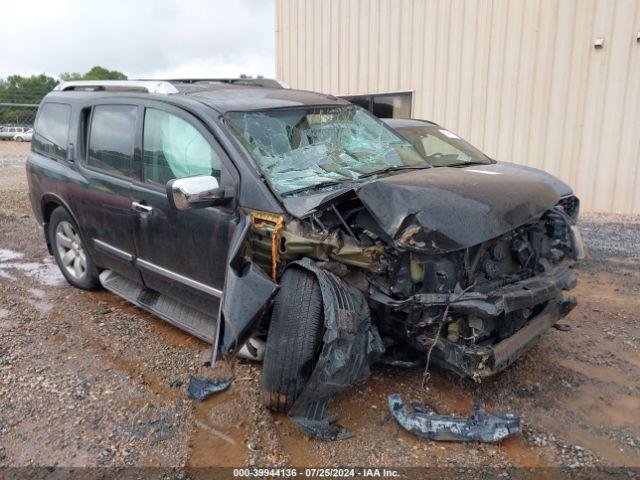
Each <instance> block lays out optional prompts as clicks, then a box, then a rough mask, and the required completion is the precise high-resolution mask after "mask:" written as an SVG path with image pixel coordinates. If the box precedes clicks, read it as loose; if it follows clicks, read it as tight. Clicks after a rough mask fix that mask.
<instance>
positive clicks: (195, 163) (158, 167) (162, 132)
mask: <svg viewBox="0 0 640 480" xmlns="http://www.w3.org/2000/svg"><path fill="white" fill-rule="evenodd" d="M142 149H143V151H142V175H143V179H144V182H145V183H152V184H156V185H161V186H164V185H166V184H167V182H168V181H169V180H173V179H174V178H184V177H191V176H193V175H211V176H213V177H216V178H217V179H218V181H219V180H220V157H219V156H218V154H217V153H216V151H215V150H214V149H213V147H212V146H211V145H210V144H209V142H208V141H207V139H206V138H204V137H203V136H202V134H200V132H198V130H197V129H196V128H195V127H194V126H193V125H191V124H189V123H188V122H186V121H185V120H183V119H182V118H180V117H177V116H176V115H172V114H170V113H167V112H164V111H162V110H157V109H155V108H147V109H146V110H145V115H144V132H143V139H142Z"/></svg>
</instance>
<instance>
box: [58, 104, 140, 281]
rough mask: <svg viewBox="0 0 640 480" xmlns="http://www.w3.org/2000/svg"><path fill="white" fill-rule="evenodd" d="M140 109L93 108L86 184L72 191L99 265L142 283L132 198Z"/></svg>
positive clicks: (84, 164)
mask: <svg viewBox="0 0 640 480" xmlns="http://www.w3.org/2000/svg"><path fill="white" fill-rule="evenodd" d="M138 110H139V109H138V106H137V105H135V104H133V103H122V102H114V103H108V104H99V105H95V106H94V107H93V108H92V109H91V111H90V114H89V126H88V132H87V136H86V137H87V145H86V149H85V151H84V152H83V154H82V157H83V158H82V159H81V161H80V162H79V164H80V165H79V169H80V172H81V173H82V177H83V180H84V182H85V183H84V184H77V185H74V184H72V185H70V187H69V188H70V190H71V192H70V193H71V195H70V196H71V197H72V198H73V199H74V203H75V205H74V207H75V208H74V211H76V212H77V215H78V220H79V222H80V224H81V229H82V231H83V234H84V235H85V237H87V239H88V241H89V242H90V243H91V246H92V252H93V254H94V256H95V261H96V263H97V264H98V265H99V266H100V267H103V268H108V269H111V270H114V271H115V272H117V273H119V274H121V275H123V276H125V277H127V278H129V279H131V280H134V281H136V282H141V278H140V275H139V273H138V271H137V269H136V268H135V266H134V258H135V246H134V243H133V224H132V216H133V215H132V212H131V198H130V196H131V174H132V165H133V156H134V146H135V143H136V126H137V124H138Z"/></svg>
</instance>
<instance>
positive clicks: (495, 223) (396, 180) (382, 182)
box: [356, 167, 560, 253]
mask: <svg viewBox="0 0 640 480" xmlns="http://www.w3.org/2000/svg"><path fill="white" fill-rule="evenodd" d="M356 195H357V196H358V198H359V199H360V200H361V201H362V203H363V204H364V206H365V207H366V208H367V210H368V211H369V212H370V213H371V215H372V216H373V217H374V219H375V220H376V221H377V223H378V224H379V225H380V227H381V228H382V229H383V230H384V232H385V233H386V234H387V235H388V236H389V237H391V239H393V241H394V242H395V243H396V245H397V246H400V247H404V248H408V249H414V250H420V251H424V252H428V253H442V252H451V251H455V250H459V249H461V248H466V247H470V246H474V245H478V244H480V243H482V242H484V241H485V240H489V239H491V238H495V237H497V236H500V235H502V234H504V233H507V232H508V231H510V230H513V229H514V228H516V227H519V226H520V225H523V224H525V223H527V222H529V221H532V220H534V219H536V218H538V217H539V216H540V215H541V214H542V213H543V212H544V211H545V210H547V209H549V208H551V207H553V206H554V205H556V204H557V203H558V201H559V199H560V195H559V193H558V191H557V190H556V189H555V188H553V186H551V185H550V184H549V183H547V182H545V181H542V180H540V179H538V178H529V177H526V176H523V175H521V174H516V173H507V172H498V171H487V170H482V169H475V168H471V167H467V168H464V169H460V168H446V167H440V168H433V169H428V170H418V171H409V172H405V173H402V174H399V175H393V176H389V177H385V178H382V179H379V180H376V181H373V182H369V183H366V184H364V185H362V186H361V187H359V188H358V189H356Z"/></svg>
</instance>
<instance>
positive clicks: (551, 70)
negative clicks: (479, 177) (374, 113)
mask: <svg viewBox="0 0 640 480" xmlns="http://www.w3.org/2000/svg"><path fill="white" fill-rule="evenodd" d="M275 15H276V22H275V25H276V64H277V65H276V72H277V75H278V77H279V78H280V79H282V80H284V81H286V82H287V83H289V84H290V85H291V86H292V87H295V88H302V89H310V90H317V91H323V92H327V93H334V94H342V95H344V94H358V93H375V92H388V91H406V90H411V91H413V92H414V97H413V115H414V117H417V118H426V119H430V120H434V121H436V122H438V123H440V124H442V125H444V126H446V127H447V128H450V129H451V130H454V131H457V132H458V133H459V134H460V135H461V136H463V137H465V138H467V139H469V140H470V141H471V142H472V143H474V144H475V145H477V146H478V147H480V148H481V149H483V150H484V151H485V152H487V153H488V154H489V155H491V156H493V157H495V158H498V159H500V160H506V161H513V162H516V163H522V164H526V165H531V166H534V167H538V168H543V169H545V170H548V171H549V172H551V173H553V174H555V175H558V176H559V177H560V178H562V179H563V180H565V181H566V182H567V183H569V184H570V185H571V186H572V187H574V189H575V190H576V192H577V194H578V195H579V196H580V197H581V199H582V204H583V208H584V210H591V211H605V212H623V213H640V166H639V164H640V43H639V42H637V41H636V32H638V31H640V0H539V1H533V0H276V8H275ZM597 37H603V38H604V39H605V46H604V48H602V49H595V48H594V46H593V41H594V39H595V38H597Z"/></svg>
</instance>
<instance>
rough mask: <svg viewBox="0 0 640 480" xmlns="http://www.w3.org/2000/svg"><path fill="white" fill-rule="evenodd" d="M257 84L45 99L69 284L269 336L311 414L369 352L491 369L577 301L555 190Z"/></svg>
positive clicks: (572, 240) (437, 134)
mask: <svg viewBox="0 0 640 480" xmlns="http://www.w3.org/2000/svg"><path fill="white" fill-rule="evenodd" d="M257 83H259V85H258V84H256V83H252V82H250V81H239V82H223V81H220V82H211V81H208V82H190V83H178V82H174V83H169V82H130V81H125V82H69V83H65V84H61V85H60V86H58V87H57V88H56V91H54V92H52V93H50V94H49V95H47V96H46V97H45V99H44V100H43V102H42V104H41V106H40V109H39V111H38V116H37V120H36V126H35V134H34V137H33V144H32V153H31V154H30V155H29V159H28V162H27V170H28V178H29V187H30V194H31V202H32V206H33V210H34V212H35V214H36V216H37V218H38V219H39V221H40V222H41V223H42V225H43V227H44V233H45V238H46V242H47V246H48V248H49V251H50V252H51V253H52V254H53V255H54V256H55V258H56V261H57V262H58V265H59V266H60V269H61V270H62V273H63V274H64V276H65V277H66V278H67V280H68V281H69V283H71V284H72V285H74V286H76V287H80V288H85V289H92V288H95V287H98V286H99V285H102V286H103V287H104V288H107V289H108V290H111V291H112V292H114V293H116V294H118V295H120V296H122V297H124V298H126V299H128V300H130V301H131V302H133V303H135V304H136V305H138V306H140V307H142V308H145V309H147V310H149V311H151V312H153V313H155V314H156V315H158V316H160V317H161V318H163V319H165V320H167V321H169V322H171V323H173V324H175V325H177V326H178V327H180V328H183V329H185V330H186V331H188V332H190V333H192V334H194V335H196V336H198V337H200V338H202V339H204V340H206V341H208V342H211V343H213V344H214V345H215V348H214V352H218V353H221V354H223V355H230V354H234V353H235V352H237V351H238V350H239V349H241V348H245V349H247V350H248V351H249V353H250V354H251V355H254V356H259V354H260V352H259V350H260V347H261V346H263V345H264V342H266V353H265V356H264V368H263V399H264V401H265V403H266V404H267V405H268V406H269V407H271V408H273V409H276V410H290V409H291V407H292V406H293V407H294V411H296V405H298V406H299V412H303V410H304V408H303V407H305V406H308V405H311V404H313V405H319V404H322V402H323V401H326V400H327V399H328V398H329V397H330V396H331V395H332V394H333V393H335V392H336V391H338V390H340V389H342V388H344V387H346V386H348V385H351V384H353V383H354V382H355V381H358V380H361V379H362V378H364V377H366V375H367V374H368V367H369V365H370V363H371V362H373V361H375V360H377V359H382V360H384V361H388V362H391V363H396V364H413V363H412V362H416V361H417V362H418V363H419V362H420V361H422V362H423V363H424V360H425V359H426V357H427V356H428V357H429V358H430V359H431V360H432V361H433V362H436V363H438V364H439V365H441V366H444V367H446V368H449V369H452V370H454V371H456V372H458V373H459V374H461V375H464V376H470V377H473V378H475V379H477V380H479V379H481V378H483V377H486V376H490V375H492V374H494V373H495V372H498V371H500V370H502V369H504V368H505V367H507V366H508V365H509V364H511V363H512V362H513V361H514V359H515V358H516V357H518V356H519V355H520V354H522V353H523V352H524V351H525V350H526V349H527V348H528V347H529V346H530V345H531V344H532V343H533V342H534V341H535V340H536V339H537V338H538V337H539V336H540V334H541V333H542V332H543V331H545V330H546V329H547V328H549V327H550V326H551V325H552V324H553V323H554V322H556V320H557V319H558V318H560V317H561V316H563V315H566V314H567V313H568V312H569V311H570V309H571V308H572V307H573V305H574V304H575V299H574V298H573V297H569V298H565V297H564V295H563V290H568V289H571V288H572V287H573V286H574V284H575V277H574V275H573V274H572V272H571V269H570V267H571V264H572V261H573V260H574V259H576V258H579V257H580V256H581V251H582V243H581V240H580V237H579V234H578V231H577V229H576V228H575V226H574V223H575V220H576V218H577V215H578V200H577V198H576V197H575V196H573V194H572V193H571V190H570V189H569V188H568V187H567V186H566V185H564V184H563V183H562V182H560V181H559V180H557V179H555V178H554V177H552V176H551V175H548V174H545V173H543V172H540V171H537V170H535V171H534V170H532V169H523V168H522V169H521V168H519V167H517V166H514V165H510V166H509V165H508V164H501V163H497V162H495V161H494V160H491V159H489V158H487V157H486V156H484V155H483V154H482V153H480V152H478V151H477V150H476V149H474V148H473V147H471V146H470V145H469V144H468V143H466V142H464V140H462V139H460V138H459V137H457V135H455V134H453V133H451V132H449V131H447V130H445V129H443V128H441V127H438V126H437V125H434V124H420V123H418V124H411V122H409V123H406V122H405V123H397V122H396V123H393V122H392V123H391V126H393V127H396V128H398V131H401V130H402V132H401V133H402V135H400V134H399V133H398V132H396V131H395V130H393V129H392V128H391V126H389V125H386V124H385V123H383V122H382V121H380V120H378V119H377V118H375V117H373V116H371V115H370V114H369V113H368V112H366V111H365V110H363V109H361V108H360V107H357V106H355V105H352V104H350V103H348V102H347V101H345V100H341V99H338V98H336V97H334V96H331V95H323V94H319V93H312V92H306V91H297V90H291V89H288V88H281V87H280V86H279V85H278V84H276V83H275V82H273V81H272V82H268V81H261V82H257ZM425 125H426V126H427V127H428V129H430V130H429V132H430V133H428V134H427V133H424V132H423V133H419V132H418V133H415V132H413V131H412V130H411V128H409V127H425ZM403 127H404V129H403ZM403 135H404V136H403ZM405 137H406V138H405ZM427 137H429V138H427ZM412 143H413V145H412ZM414 146H415V147H414ZM427 352H428V353H429V355H427ZM214 356H215V353H214ZM296 399H297V400H296ZM314 402H315V403H314ZM294 403H295V405H294ZM305 408H306V407H305ZM301 415H303V416H304V415H307V416H309V412H308V411H306V412H303V413H301ZM320 417H322V414H320Z"/></svg>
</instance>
